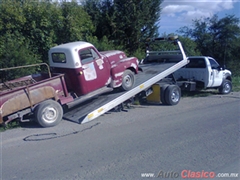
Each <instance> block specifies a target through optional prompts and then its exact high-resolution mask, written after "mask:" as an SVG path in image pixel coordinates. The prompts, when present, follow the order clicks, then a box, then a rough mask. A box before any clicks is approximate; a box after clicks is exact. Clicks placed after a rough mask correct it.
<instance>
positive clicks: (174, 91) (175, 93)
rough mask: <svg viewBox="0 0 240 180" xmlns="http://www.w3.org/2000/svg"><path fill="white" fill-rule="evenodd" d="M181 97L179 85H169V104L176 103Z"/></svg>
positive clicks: (166, 92) (167, 91)
mask: <svg viewBox="0 0 240 180" xmlns="http://www.w3.org/2000/svg"><path fill="white" fill-rule="evenodd" d="M180 99H181V89H180V88H179V87H178V86H177V85H169V86H168V88H167V89H166V91H165V101H166V104H167V105H176V104H178V103H179V101H180Z"/></svg>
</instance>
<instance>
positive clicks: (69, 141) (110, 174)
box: [0, 93, 240, 180]
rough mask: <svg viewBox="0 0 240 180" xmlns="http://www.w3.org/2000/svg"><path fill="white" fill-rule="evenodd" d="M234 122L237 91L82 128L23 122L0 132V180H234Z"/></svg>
mask: <svg viewBox="0 0 240 180" xmlns="http://www.w3.org/2000/svg"><path fill="white" fill-rule="evenodd" d="M239 122H240V93H232V94H230V95H225V96H220V95H213V96H209V97H200V98H183V99H181V101H180V103H179V104H178V105H177V106H159V105H150V106H136V107H135V108H134V109H130V110H129V111H128V112H119V113H110V114H105V115H103V116H101V117H99V118H98V119H97V120H94V121H92V122H90V123H87V124H83V125H78V124H75V123H72V122H68V121H62V122H61V124H60V125H58V126H56V127H53V128H40V127H38V126H35V125H32V124H27V125H26V127H22V128H18V129H13V130H8V131H5V132H3V133H1V134H0V138H1V144H0V152H1V153H0V158H1V161H0V179H2V180H9V179H17V180H19V179H26V180H28V179H29V180H39V179H41V180H44V179H46V180H48V179H53V180H55V179H80V180H82V179H89V180H93V179H103V180H107V179H111V180H112V179H116V180H118V179H120V180H124V179H127V180H128V179H130V180H135V179H136V180H139V179H148V178H146V177H144V176H155V178H156V179H159V178H160V179H164V176H165V173H168V174H169V176H172V177H174V176H175V177H178V178H181V177H182V176H184V177H187V176H188V177H190V176H195V177H196V176H197V175H199V174H197V173H201V174H204V173H205V175H207V176H208V177H209V176H213V175H214V176H217V175H221V176H225V178H220V179H240V139H239V133H240V124H239ZM145 173H147V174H145ZM194 173H195V175H194ZM219 173H220V174H219ZM223 173H238V174H234V175H235V176H238V178H226V174H223ZM158 175H159V177H157V176H158ZM232 175H233V174H232ZM155 178H150V179H155ZM166 179H173V178H166ZM194 179H201V178H194ZM216 179H219V178H216Z"/></svg>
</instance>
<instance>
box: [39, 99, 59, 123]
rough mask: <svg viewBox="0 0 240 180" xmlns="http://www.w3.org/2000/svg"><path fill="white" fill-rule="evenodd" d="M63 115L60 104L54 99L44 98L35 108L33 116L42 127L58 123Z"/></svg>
mask: <svg viewBox="0 0 240 180" xmlns="http://www.w3.org/2000/svg"><path fill="white" fill-rule="evenodd" d="M62 117H63V109H62V106H61V105H60V104H59V103H58V102H56V101H54V100H46V101H43V102H42V103H40V104H39V105H38V106H37V107H36V109H35V118H36V120H37V122H38V124H39V125H40V126H42V127H52V126H56V125H57V124H59V123H60V122H61V120H62Z"/></svg>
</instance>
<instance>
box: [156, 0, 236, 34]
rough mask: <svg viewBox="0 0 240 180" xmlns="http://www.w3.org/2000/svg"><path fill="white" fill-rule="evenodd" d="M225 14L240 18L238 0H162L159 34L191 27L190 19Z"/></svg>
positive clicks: (220, 16)
mask: <svg viewBox="0 0 240 180" xmlns="http://www.w3.org/2000/svg"><path fill="white" fill-rule="evenodd" d="M214 14H216V15H218V18H219V19H221V18H223V17H225V16H226V15H235V16H236V17H238V18H240V0H164V2H163V3H162V11H161V19H160V22H159V25H160V28H159V33H160V35H161V34H163V33H167V34H170V33H175V34H177V32H176V30H178V29H179V28H180V27H183V26H188V27H191V25H192V20H195V19H200V18H206V17H212V16H213V15H214Z"/></svg>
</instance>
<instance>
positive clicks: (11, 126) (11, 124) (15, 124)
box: [0, 121, 21, 132]
mask: <svg viewBox="0 0 240 180" xmlns="http://www.w3.org/2000/svg"><path fill="white" fill-rule="evenodd" d="M19 127H21V126H20V124H19V122H18V121H11V122H9V123H8V124H7V125H6V126H3V125H0V132H4V131H6V130H8V129H15V128H19Z"/></svg>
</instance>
